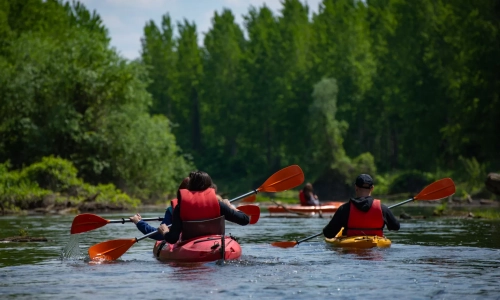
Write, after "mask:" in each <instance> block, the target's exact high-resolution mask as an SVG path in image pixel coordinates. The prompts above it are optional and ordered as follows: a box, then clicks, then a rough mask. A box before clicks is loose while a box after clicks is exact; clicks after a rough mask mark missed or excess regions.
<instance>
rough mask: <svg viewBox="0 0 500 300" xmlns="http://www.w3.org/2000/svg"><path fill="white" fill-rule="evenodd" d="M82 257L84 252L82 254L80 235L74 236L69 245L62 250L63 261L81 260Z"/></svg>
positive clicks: (71, 237)
mask: <svg viewBox="0 0 500 300" xmlns="http://www.w3.org/2000/svg"><path fill="white" fill-rule="evenodd" d="M82 256H83V255H82V252H80V243H79V234H72V235H71V236H70V238H69V241H68V244H66V246H65V247H64V249H62V252H61V259H62V260H64V259H80V258H81V257H82Z"/></svg>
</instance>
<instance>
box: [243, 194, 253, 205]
mask: <svg viewBox="0 0 500 300" xmlns="http://www.w3.org/2000/svg"><path fill="white" fill-rule="evenodd" d="M255 200H257V196H256V195H255V194H253V195H250V196H248V197H246V198H243V200H241V202H247V203H252V202H255Z"/></svg>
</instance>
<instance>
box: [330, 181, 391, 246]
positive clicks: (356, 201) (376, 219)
mask: <svg viewBox="0 0 500 300" xmlns="http://www.w3.org/2000/svg"><path fill="white" fill-rule="evenodd" d="M373 188H374V185H373V179H372V178H371V176H370V175H367V174H361V175H359V176H358V177H357V178H356V183H355V191H356V197H355V198H351V199H350V200H349V202H347V203H344V204H343V205H341V206H340V207H339V209H338V210H337V212H335V214H334V215H333V218H332V219H331V220H330V222H329V223H328V225H326V227H325V228H324V229H323V234H324V236H325V237H326V238H333V237H335V235H336V234H337V233H338V232H339V231H340V230H341V228H342V227H343V228H344V231H343V235H344V236H346V235H347V236H354V235H379V236H383V228H384V226H385V225H387V229H389V230H399V228H400V225H399V222H398V220H397V219H396V218H395V217H394V215H393V214H392V212H391V211H390V210H389V208H388V207H387V206H385V205H383V204H382V203H381V202H380V200H378V199H374V198H373V197H372V196H371V193H372V191H373Z"/></svg>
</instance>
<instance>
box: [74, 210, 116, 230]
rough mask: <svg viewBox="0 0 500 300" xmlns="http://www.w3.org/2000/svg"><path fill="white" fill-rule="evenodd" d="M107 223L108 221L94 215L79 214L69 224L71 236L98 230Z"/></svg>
mask: <svg viewBox="0 0 500 300" xmlns="http://www.w3.org/2000/svg"><path fill="white" fill-rule="evenodd" d="M108 223H109V220H106V219H103V218H101V217H99V216H97V215H94V214H81V215H78V216H76V217H75V218H74V219H73V223H72V224H71V234H75V233H82V232H87V231H91V230H94V229H97V228H100V227H102V226H104V225H106V224H108Z"/></svg>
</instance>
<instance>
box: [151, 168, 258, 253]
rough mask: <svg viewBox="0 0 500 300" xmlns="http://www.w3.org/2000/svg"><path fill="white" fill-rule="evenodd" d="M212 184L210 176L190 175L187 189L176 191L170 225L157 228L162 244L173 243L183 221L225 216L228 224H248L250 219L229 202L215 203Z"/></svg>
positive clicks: (216, 201) (215, 198)
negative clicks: (175, 201) (164, 242)
mask: <svg viewBox="0 0 500 300" xmlns="http://www.w3.org/2000/svg"><path fill="white" fill-rule="evenodd" d="M213 187H214V184H213V182H212V179H211V178H210V176H209V175H208V174H207V173H205V172H202V171H195V172H191V173H190V174H189V183H188V188H187V189H180V190H178V191H177V199H178V204H177V206H176V207H175V208H174V215H173V219H172V226H171V227H170V229H169V228H168V227H167V225H165V224H161V225H160V227H159V228H158V230H159V232H160V233H161V234H162V235H163V237H164V239H165V241H167V243H169V244H175V243H176V242H177V241H178V240H179V237H180V234H181V232H182V222H183V221H198V220H200V221H201V220H207V219H213V218H217V217H220V216H224V218H225V219H226V220H227V221H231V222H234V223H236V224H239V225H247V224H248V223H249V222H250V218H249V217H248V216H247V215H246V214H244V213H243V212H241V211H239V210H238V209H237V208H236V207H234V206H233V205H232V204H231V203H229V200H227V199H224V200H223V201H219V200H217V196H216V194H215V189H214V188H213Z"/></svg>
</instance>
